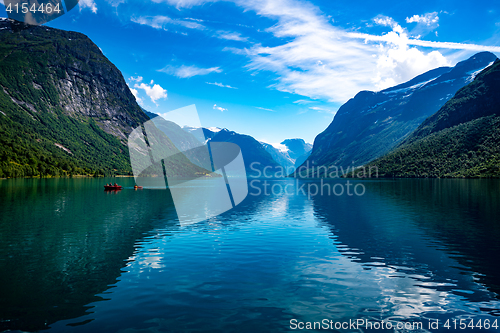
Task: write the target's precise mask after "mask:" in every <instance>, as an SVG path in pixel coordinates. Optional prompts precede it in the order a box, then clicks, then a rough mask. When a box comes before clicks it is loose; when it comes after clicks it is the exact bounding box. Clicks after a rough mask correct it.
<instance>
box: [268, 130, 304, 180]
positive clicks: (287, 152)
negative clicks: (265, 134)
mask: <svg viewBox="0 0 500 333" xmlns="http://www.w3.org/2000/svg"><path fill="white" fill-rule="evenodd" d="M260 143H261V144H262V146H263V147H264V148H265V149H266V151H267V152H268V153H269V154H271V156H272V157H273V159H274V160H275V161H276V162H278V163H279V164H280V165H281V166H282V167H284V168H285V169H286V170H287V172H288V173H289V174H290V173H292V172H294V171H295V169H296V168H297V167H298V166H300V165H301V164H302V163H303V162H304V161H305V160H306V159H307V158H308V157H309V155H310V154H311V150H312V145H311V144H309V143H306V142H305V141H304V140H303V139H287V140H285V141H283V142H281V143H280V144H279V145H272V144H269V143H265V142H260Z"/></svg>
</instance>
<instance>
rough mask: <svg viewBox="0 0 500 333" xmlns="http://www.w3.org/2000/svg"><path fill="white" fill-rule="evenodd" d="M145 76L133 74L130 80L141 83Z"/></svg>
mask: <svg viewBox="0 0 500 333" xmlns="http://www.w3.org/2000/svg"><path fill="white" fill-rule="evenodd" d="M143 79H144V78H143V77H142V76H131V77H129V81H132V82H137V83H140V82H142V80H143Z"/></svg>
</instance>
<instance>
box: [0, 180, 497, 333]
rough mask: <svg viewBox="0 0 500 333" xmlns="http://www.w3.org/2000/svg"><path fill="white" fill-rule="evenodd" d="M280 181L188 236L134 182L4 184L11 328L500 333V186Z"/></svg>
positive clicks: (1, 310) (4, 309) (163, 203)
mask: <svg viewBox="0 0 500 333" xmlns="http://www.w3.org/2000/svg"><path fill="white" fill-rule="evenodd" d="M115 181H118V182H119V183H120V184H121V185H124V186H125V188H124V189H123V190H122V191H119V192H104V190H103V185H104V184H105V183H108V182H115ZM207 181H210V180H207ZM268 182H269V184H268V185H270V186H269V188H273V187H272V186H273V185H276V187H275V188H280V187H281V188H287V189H288V190H287V193H284V192H282V191H274V193H273V191H271V192H268V193H267V195H266V194H265V193H264V191H260V192H261V193H260V194H259V193H258V191H257V189H258V188H260V189H262V190H263V189H264V184H263V183H262V182H257V183H253V184H252V185H253V187H252V188H250V195H249V196H248V197H247V198H246V199H245V200H244V201H243V203H242V204H241V205H239V206H237V207H236V208H234V209H233V210H231V211H228V212H226V213H224V214H222V215H220V216H217V217H215V218H212V219H210V220H207V221H203V222H200V223H196V224H191V225H181V224H180V223H179V221H178V219H177V215H176V211H175V208H174V205H173V201H172V198H171V196H170V194H169V192H168V191H165V190H163V191H161V190H148V189H144V190H138V191H135V190H134V189H133V188H132V187H133V185H134V180H133V179H130V178H125V179H118V180H117V179H115V178H113V179H87V178H84V179H41V180H40V179H14V180H1V181H0V205H1V211H2V215H1V218H0V331H6V330H22V331H30V332H32V331H39V330H48V332H75V333H77V332H123V333H136V332H137V333H139V332H141V333H142V332H290V331H300V329H301V328H304V330H305V328H311V331H313V329H314V328H315V329H316V331H323V330H325V329H332V330H335V329H337V330H338V331H343V332H354V331H356V332H359V331H363V332H394V331H399V332H403V331H406V332H410V331H412V332H424V331H430V332H450V331H457V332H467V331H470V332H479V331H481V332H494V331H495V332H498V331H500V329H499V325H500V322H499V321H500V320H499V319H500V296H499V294H500V266H499V265H500V260H499V256H500V241H499V240H500V181H499V180H446V179H442V180H368V181H359V180H358V181H353V180H351V183H353V184H354V185H363V189H364V191H363V193H361V191H360V189H361V187H359V188H358V189H359V191H358V193H357V194H354V195H348V194H347V193H346V192H345V193H343V194H342V195H335V194H332V195H315V196H314V195H313V196H311V195H307V194H310V193H307V194H304V193H302V192H301V191H295V190H294V189H295V188H296V187H297V186H301V185H303V184H304V182H305V183H306V185H310V184H318V185H319V182H320V181H318V180H299V181H296V180H294V179H286V180H268ZM328 183H329V184H330V185H332V186H333V185H336V184H340V185H339V186H345V185H346V180H331V181H328ZM287 185H288V187H285V186H287ZM339 188H340V187H339ZM358 194H359V195H358ZM196 204H197V203H196V202H192V205H196ZM315 323H316V324H315ZM353 323H358V324H359V326H358V327H353V326H352V325H353ZM308 325H310V326H308ZM311 325H312V326H311ZM320 325H321V326H322V327H320ZM398 325H399V326H398ZM405 325H406V326H405ZM419 325H421V327H420V326H419ZM429 325H431V326H429ZM471 325H473V326H474V327H472V326H471Z"/></svg>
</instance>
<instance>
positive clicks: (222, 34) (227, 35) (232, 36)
mask: <svg viewBox="0 0 500 333" xmlns="http://www.w3.org/2000/svg"><path fill="white" fill-rule="evenodd" d="M216 36H217V37H218V38H220V39H226V40H234V41H237V42H246V41H248V37H242V36H241V34H240V33H239V32H234V31H224V30H219V31H217V34H216Z"/></svg>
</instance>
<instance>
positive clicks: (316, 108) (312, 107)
mask: <svg viewBox="0 0 500 333" xmlns="http://www.w3.org/2000/svg"><path fill="white" fill-rule="evenodd" d="M309 109H311V110H314V111H318V112H321V113H330V114H336V113H337V110H335V111H332V110H330V109H326V108H322V107H319V106H311V107H309Z"/></svg>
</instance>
